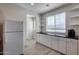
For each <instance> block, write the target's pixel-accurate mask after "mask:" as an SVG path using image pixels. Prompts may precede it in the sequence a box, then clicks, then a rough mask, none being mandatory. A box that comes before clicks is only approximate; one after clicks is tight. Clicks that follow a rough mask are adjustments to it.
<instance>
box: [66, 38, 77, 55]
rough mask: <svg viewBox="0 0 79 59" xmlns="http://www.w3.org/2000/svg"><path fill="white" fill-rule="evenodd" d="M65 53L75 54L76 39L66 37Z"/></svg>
mask: <svg viewBox="0 0 79 59" xmlns="http://www.w3.org/2000/svg"><path fill="white" fill-rule="evenodd" d="M67 54H68V55H77V40H75V39H67Z"/></svg>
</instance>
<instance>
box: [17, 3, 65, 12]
mask: <svg viewBox="0 0 79 59" xmlns="http://www.w3.org/2000/svg"><path fill="white" fill-rule="evenodd" d="M65 4H66V3H34V5H31V3H20V4H17V5H19V6H20V7H22V8H25V9H26V10H29V11H33V12H36V13H45V12H47V11H50V10H53V9H55V8H58V7H60V6H63V5H65Z"/></svg>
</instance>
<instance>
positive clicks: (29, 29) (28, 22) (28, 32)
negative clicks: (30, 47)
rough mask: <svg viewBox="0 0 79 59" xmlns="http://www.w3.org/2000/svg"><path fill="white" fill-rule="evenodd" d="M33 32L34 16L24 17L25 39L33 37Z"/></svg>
mask: <svg viewBox="0 0 79 59" xmlns="http://www.w3.org/2000/svg"><path fill="white" fill-rule="evenodd" d="M34 33H35V18H34V17H31V16H27V18H26V36H27V39H33V37H34V35H35V34H34Z"/></svg>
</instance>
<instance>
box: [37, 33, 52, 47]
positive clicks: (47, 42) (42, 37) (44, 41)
mask: <svg viewBox="0 0 79 59" xmlns="http://www.w3.org/2000/svg"><path fill="white" fill-rule="evenodd" d="M38 41H39V43H42V44H44V45H46V46H48V47H49V46H50V45H51V43H50V42H51V41H50V38H49V36H48V35H43V34H40V35H39V39H38Z"/></svg>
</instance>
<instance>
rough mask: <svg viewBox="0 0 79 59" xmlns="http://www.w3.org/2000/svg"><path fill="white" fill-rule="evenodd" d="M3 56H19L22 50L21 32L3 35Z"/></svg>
mask: <svg viewBox="0 0 79 59" xmlns="http://www.w3.org/2000/svg"><path fill="white" fill-rule="evenodd" d="M4 35H5V45H4V54H5V55H19V54H21V53H22V50H23V48H22V47H23V37H22V36H23V34H22V33H21V32H16V33H5V34H4Z"/></svg>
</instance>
